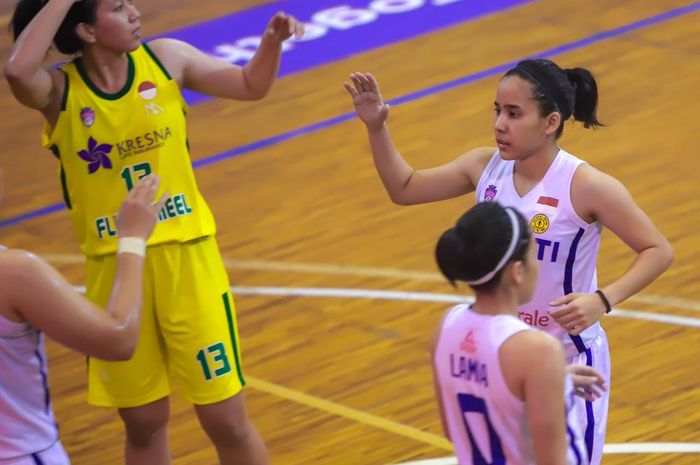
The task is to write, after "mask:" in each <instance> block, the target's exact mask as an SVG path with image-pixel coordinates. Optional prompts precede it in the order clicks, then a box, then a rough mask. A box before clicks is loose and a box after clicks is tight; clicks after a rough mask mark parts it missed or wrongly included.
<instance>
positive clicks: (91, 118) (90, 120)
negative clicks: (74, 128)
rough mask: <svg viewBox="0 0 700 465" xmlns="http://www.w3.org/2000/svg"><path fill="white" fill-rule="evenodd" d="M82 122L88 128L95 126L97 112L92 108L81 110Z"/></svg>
mask: <svg viewBox="0 0 700 465" xmlns="http://www.w3.org/2000/svg"><path fill="white" fill-rule="evenodd" d="M80 121H82V122H83V124H84V125H85V126H87V127H90V126H92V125H93V124H95V110H93V109H92V108H90V107H85V108H81V110H80Z"/></svg>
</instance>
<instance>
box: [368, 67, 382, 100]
mask: <svg viewBox="0 0 700 465" xmlns="http://www.w3.org/2000/svg"><path fill="white" fill-rule="evenodd" d="M367 81H368V82H369V88H370V90H371V91H372V92H374V93H375V94H377V95H379V96H380V98H381V95H382V94H381V92H380V91H379V83H377V80H376V79H375V78H374V76H372V75H371V74H369V73H367Z"/></svg>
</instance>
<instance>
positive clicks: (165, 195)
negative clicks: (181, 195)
mask: <svg viewBox="0 0 700 465" xmlns="http://www.w3.org/2000/svg"><path fill="white" fill-rule="evenodd" d="M169 198H170V193H169V192H163V195H162V196H161V197H160V200H158V201H157V202H156V203H154V204H153V205H151V210H152V211H154V212H155V213H156V214H158V212H160V211H161V210H162V209H163V207H164V206H165V202H167V201H168V199H169Z"/></svg>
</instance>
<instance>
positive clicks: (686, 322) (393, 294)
mask: <svg viewBox="0 0 700 465" xmlns="http://www.w3.org/2000/svg"><path fill="white" fill-rule="evenodd" d="M75 290H76V291H78V292H82V293H84V292H85V287H83V286H75ZM231 292H232V293H234V294H235V295H248V296H280V297H332V298H351V299H378V300H403V301H411V302H444V303H451V304H454V303H460V302H465V303H471V302H473V301H474V298H473V297H471V296H461V295H456V294H432V293H429V292H403V291H382V290H377V289H341V288H315V287H265V286H263V287H248V286H232V287H231ZM608 317H611V318H629V319H632V320H643V321H651V322H654V323H663V324H668V325H675V326H686V327H689V328H699V329H700V318H690V317H683V316H675V315H663V314H661V313H653V312H644V311H639V310H627V309H622V308H613V312H612V313H610V315H608Z"/></svg>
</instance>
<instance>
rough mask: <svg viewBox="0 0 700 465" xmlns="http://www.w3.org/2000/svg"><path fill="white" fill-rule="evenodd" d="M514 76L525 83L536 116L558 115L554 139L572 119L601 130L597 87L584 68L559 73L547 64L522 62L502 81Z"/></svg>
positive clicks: (548, 62)
mask: <svg viewBox="0 0 700 465" xmlns="http://www.w3.org/2000/svg"><path fill="white" fill-rule="evenodd" d="M508 76H518V77H519V78H521V79H524V80H525V81H527V82H529V83H530V85H531V88H532V98H533V99H534V100H535V101H536V102H537V105H538V107H539V109H540V116H542V117H545V116H547V115H549V114H550V113H552V112H559V113H560V114H561V124H560V125H559V128H557V132H556V138H557V139H558V138H559V137H561V135H562V133H563V131H564V122H565V121H566V120H568V119H569V118H571V116H573V117H574V120H575V121H581V122H583V127H585V128H596V127H598V126H603V124H602V123H601V122H600V121H598V117H597V116H596V111H597V109H598V85H597V84H596V82H595V78H594V77H593V75H592V74H591V72H590V71H588V70H587V69H584V68H571V69H566V70H564V69H561V68H560V67H559V65H557V64H556V63H554V62H553V61H551V60H546V59H543V58H538V59H529V60H523V61H521V62H520V63H518V64H517V65H516V66H515V68H513V69H511V70H509V71H508V72H507V73H506V74H505V75H504V76H503V77H504V78H505V77H508Z"/></svg>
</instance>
